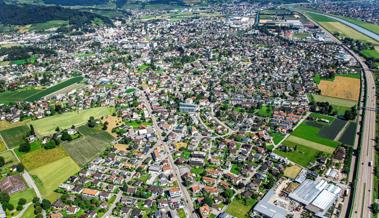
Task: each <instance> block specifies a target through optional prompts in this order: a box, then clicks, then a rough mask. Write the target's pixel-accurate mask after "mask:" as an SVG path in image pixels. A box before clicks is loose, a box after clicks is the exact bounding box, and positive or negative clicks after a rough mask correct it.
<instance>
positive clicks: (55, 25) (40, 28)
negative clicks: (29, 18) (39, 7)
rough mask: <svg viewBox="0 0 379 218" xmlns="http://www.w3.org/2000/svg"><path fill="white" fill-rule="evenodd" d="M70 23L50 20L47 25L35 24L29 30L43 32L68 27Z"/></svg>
mask: <svg viewBox="0 0 379 218" xmlns="http://www.w3.org/2000/svg"><path fill="white" fill-rule="evenodd" d="M67 25H68V21H65V20H50V21H47V22H45V23H35V24H32V25H31V26H30V28H29V31H35V32H41V31H45V30H49V29H52V28H59V27H61V26H67Z"/></svg>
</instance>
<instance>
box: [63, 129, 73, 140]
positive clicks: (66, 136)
mask: <svg viewBox="0 0 379 218" xmlns="http://www.w3.org/2000/svg"><path fill="white" fill-rule="evenodd" d="M61 139H62V140H63V141H71V140H72V138H71V136H70V134H68V132H67V130H65V131H63V132H62V137H61Z"/></svg>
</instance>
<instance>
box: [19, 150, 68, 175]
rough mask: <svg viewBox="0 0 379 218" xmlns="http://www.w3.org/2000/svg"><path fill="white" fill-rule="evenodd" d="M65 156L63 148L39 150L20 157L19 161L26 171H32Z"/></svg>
mask: <svg viewBox="0 0 379 218" xmlns="http://www.w3.org/2000/svg"><path fill="white" fill-rule="evenodd" d="M67 156H68V155H67V153H66V151H65V150H64V149H63V147H56V148H53V149H44V148H40V149H37V150H35V151H31V152H29V153H26V154H24V155H22V156H21V157H20V159H21V162H22V163H23V164H24V166H25V167H26V168H27V169H28V170H33V169H35V168H38V167H41V166H44V165H46V164H49V163H51V162H54V161H57V160H59V159H62V158H64V157H67Z"/></svg>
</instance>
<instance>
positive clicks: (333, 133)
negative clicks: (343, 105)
mask: <svg viewBox="0 0 379 218" xmlns="http://www.w3.org/2000/svg"><path fill="white" fill-rule="evenodd" d="M346 122H347V121H346V120H340V119H336V120H335V121H334V122H333V123H332V124H331V125H329V126H325V127H323V128H322V129H321V130H320V136H321V137H324V138H327V139H330V140H335V138H336V137H337V135H338V133H339V132H340V131H341V130H342V129H343V127H345V125H346Z"/></svg>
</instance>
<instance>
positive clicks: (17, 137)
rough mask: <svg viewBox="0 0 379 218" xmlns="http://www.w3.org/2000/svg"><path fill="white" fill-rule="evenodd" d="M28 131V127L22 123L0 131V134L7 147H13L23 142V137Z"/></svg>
mask: <svg viewBox="0 0 379 218" xmlns="http://www.w3.org/2000/svg"><path fill="white" fill-rule="evenodd" d="M29 131H30V129H29V127H28V126H26V125H23V126H18V127H14V128H11V129H6V130H3V131H0V135H1V136H2V137H3V139H4V141H5V143H6V144H7V146H8V147H9V148H14V147H17V146H19V145H20V144H22V143H23V142H25V137H26V135H27V134H28V133H29Z"/></svg>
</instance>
